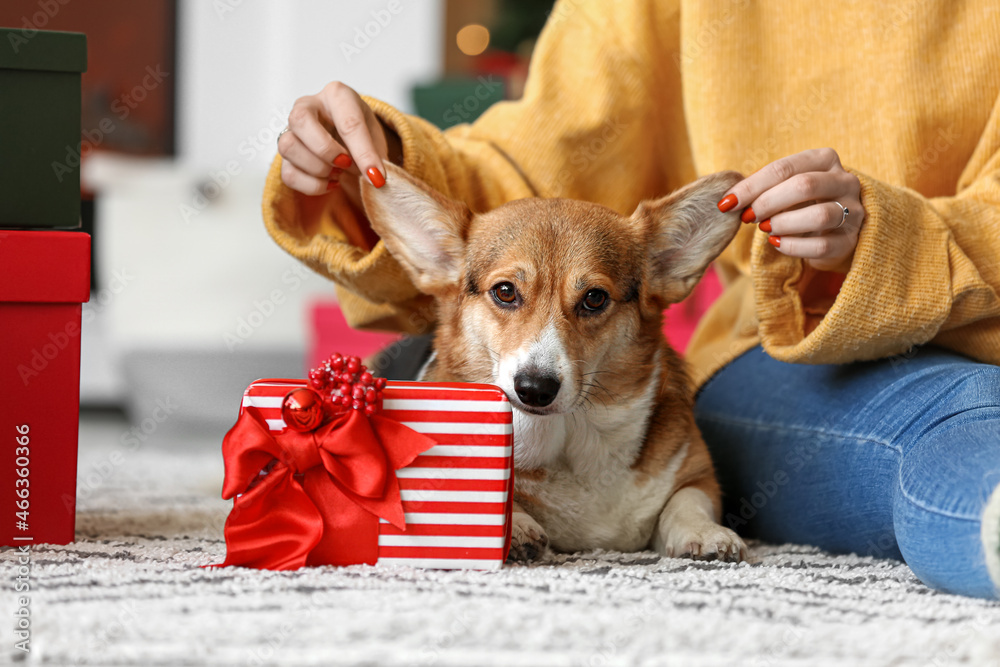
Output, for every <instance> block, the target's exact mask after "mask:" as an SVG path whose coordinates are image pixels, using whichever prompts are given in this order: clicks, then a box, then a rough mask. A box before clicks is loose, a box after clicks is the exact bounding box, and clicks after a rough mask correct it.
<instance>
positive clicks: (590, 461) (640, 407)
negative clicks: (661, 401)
mask: <svg viewBox="0 0 1000 667" xmlns="http://www.w3.org/2000/svg"><path fill="white" fill-rule="evenodd" d="M662 357H663V355H662V350H657V351H656V353H655V356H654V360H653V363H652V364H651V365H650V372H649V375H648V376H647V378H646V379H645V380H643V381H640V382H638V383H637V384H639V385H640V386H641V387H642V390H641V391H640V392H639V393H638V394H637V395H636V396H634V397H632V398H629V399H625V400H616V399H609V400H607V401H606V402H594V403H593V404H590V405H583V406H581V407H579V408H577V409H576V410H574V411H572V412H568V413H564V414H557V415H544V416H539V415H532V414H528V413H526V412H522V411H521V410H517V409H515V410H514V465H515V467H516V468H517V469H518V470H536V469H546V470H550V471H557V470H558V471H562V472H566V473H569V474H571V475H573V476H574V477H577V478H579V479H580V480H581V481H586V480H594V479H597V478H598V477H600V476H602V475H605V476H606V475H611V474H618V473H620V472H624V471H627V470H628V469H629V468H630V467H631V466H632V464H633V463H634V462H635V461H636V459H637V458H638V457H639V454H640V452H641V450H642V447H643V444H644V443H645V440H646V433H647V430H648V427H649V419H650V417H651V415H652V412H653V408H654V407H655V405H656V400H657V397H658V395H659V393H660V389H661V387H662V384H663V374H664V372H665V371H664V368H663V363H662V362H663V359H662ZM443 359H444V357H442V356H439V355H438V354H437V353H436V352H435V353H434V354H433V355H432V356H431V358H430V360H428V362H427V364H425V365H424V367H423V368H422V369H421V371H420V374H419V379H421V380H428V381H459V382H493V381H495V379H490V378H485V379H484V378H469V377H463V374H462V373H458V372H455V371H454V370H453V369H450V368H448V367H447V365H446V362H444V363H443Z"/></svg>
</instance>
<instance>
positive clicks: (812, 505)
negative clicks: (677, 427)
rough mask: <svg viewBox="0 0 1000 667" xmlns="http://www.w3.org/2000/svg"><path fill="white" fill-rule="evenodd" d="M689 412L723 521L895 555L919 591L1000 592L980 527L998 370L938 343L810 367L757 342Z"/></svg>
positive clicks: (996, 471)
mask: <svg viewBox="0 0 1000 667" xmlns="http://www.w3.org/2000/svg"><path fill="white" fill-rule="evenodd" d="M695 415H696V417H697V420H698V426H699V427H700V428H701V430H702V433H703V434H704V436H705V441H706V442H707V443H708V447H709V449H710V450H711V452H712V459H713V461H714V462H715V465H716V468H717V471H718V476H719V482H720V483H721V485H722V489H723V494H724V496H725V500H724V510H723V524H725V525H729V526H731V527H733V528H734V529H736V530H737V532H739V533H741V534H743V535H746V536H748V537H753V538H757V539H761V540H764V541H767V542H772V543H778V544H780V543H785V542H794V543H800V544H812V545H816V546H818V547H821V548H823V549H826V550H829V551H833V552H841V553H849V552H851V553H857V554H862V555H871V556H876V557H883V558H896V559H903V560H905V561H906V563H907V564H908V565H909V566H910V568H911V569H912V570H913V572H914V573H915V574H916V575H917V577H919V578H920V580H921V581H923V582H924V583H926V584H927V585H928V586H931V587H933V588H936V589H940V590H942V591H947V592H951V593H959V594H962V595H971V596H976V597H984V598H996V597H998V596H997V587H996V586H995V585H994V583H993V582H992V581H991V579H990V576H989V573H988V572H987V569H986V562H985V559H984V551H983V544H982V539H981V533H980V529H981V525H982V524H981V516H982V513H983V508H984V507H985V506H986V503H987V500H988V499H989V498H990V495H991V493H992V492H993V490H994V489H996V488H997V486H998V484H1000V367H997V366H991V365H988V364H981V363H977V362H974V361H971V360H969V359H967V358H965V357H962V356H960V355H957V354H954V353H952V352H947V351H944V350H941V349H938V348H934V347H926V348H921V349H918V350H917V351H916V352H915V353H913V354H910V355H906V356H902V357H896V358H893V359H887V360H882V361H875V362H861V363H854V364H847V365H841V366H837V365H823V366H807V365H801V364H787V363H783V362H779V361H775V360H774V359H772V358H771V357H769V356H768V355H767V354H766V353H764V352H763V351H762V349H761V348H759V347H758V348H755V349H753V350H750V351H749V352H747V353H746V354H744V355H742V356H740V357H739V358H737V359H736V360H735V361H733V362H732V363H730V364H729V365H727V366H726V367H725V368H723V369H722V370H721V371H719V372H718V373H717V374H716V375H715V377H713V378H712V380H711V381H710V382H708V383H707V384H706V385H705V386H704V387H703V388H702V389H701V391H700V392H699V394H698V397H697V404H696V409H695ZM993 529H995V530H1000V525H998V526H995V527H993Z"/></svg>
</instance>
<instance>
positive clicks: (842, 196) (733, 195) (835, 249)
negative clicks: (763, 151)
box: [719, 148, 867, 272]
mask: <svg viewBox="0 0 1000 667" xmlns="http://www.w3.org/2000/svg"><path fill="white" fill-rule="evenodd" d="M838 203H839V205H838ZM737 206H739V207H741V208H744V211H743V214H742V215H741V216H740V218H741V219H742V220H743V222H747V223H750V222H756V223H758V224H759V228H760V230H761V231H763V232H766V233H768V234H770V238H768V241H770V243H771V245H773V246H774V247H775V248H776V249H777V251H778V252H781V253H784V254H786V255H790V256H792V257H801V258H803V259H805V260H806V262H807V263H808V264H810V265H811V266H812V267H813V268H816V269H818V270H820V271H840V272H846V271H847V270H848V269H850V267H851V260H852V259H853V257H854V249H855V247H856V246H857V245H858V234H859V233H860V231H861V225H862V224H864V222H865V217H866V215H867V214H866V212H865V209H864V207H863V206H862V205H861V183H860V181H858V178H857V176H855V175H854V174H852V173H850V172H848V171H846V170H845V169H844V168H843V167H842V166H841V164H840V156H838V155H837V152H836V151H835V150H833V149H832V148H819V149H815V150H808V151H802V152H801V153H796V154H795V155H790V156H788V157H785V158H781V159H780V160H776V161H774V162H772V163H771V164H769V165H767V166H765V167H763V168H762V169H760V170H759V171H757V172H756V173H754V174H752V175H751V176H748V177H747V178H745V179H743V180H742V181H740V182H739V183H737V184H736V185H735V186H733V188H732V189H731V190H730V191H729V192H728V193H727V194H726V196H725V197H723V198H722V201H720V202H719V209H720V210H721V211H723V212H725V211H729V210H732V209H733V208H736V207H737ZM845 209H846V211H847V214H846V215H845Z"/></svg>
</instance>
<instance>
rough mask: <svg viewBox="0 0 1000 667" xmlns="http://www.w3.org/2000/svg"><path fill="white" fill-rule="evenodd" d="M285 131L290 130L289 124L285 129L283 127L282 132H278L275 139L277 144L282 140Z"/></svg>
mask: <svg viewBox="0 0 1000 667" xmlns="http://www.w3.org/2000/svg"><path fill="white" fill-rule="evenodd" d="M285 132H288V126H287V125H286V126H285V129H283V130H282V131H281V132H278V138H277V139H275V140H274V143H275V144H277V143H278V142H279V141H281V135H283V134H284V133H285Z"/></svg>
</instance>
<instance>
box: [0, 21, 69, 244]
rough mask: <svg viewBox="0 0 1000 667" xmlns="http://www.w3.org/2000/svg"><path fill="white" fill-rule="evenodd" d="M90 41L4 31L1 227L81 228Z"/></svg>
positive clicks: (0, 44) (0, 52) (0, 58)
mask: <svg viewBox="0 0 1000 667" xmlns="http://www.w3.org/2000/svg"><path fill="white" fill-rule="evenodd" d="M86 69H87V36H86V35H84V34H82V33H75V32H52V31H46V30H30V29H19V28H14V29H10V28H0V227H18V228H27V229H33V228H46V227H48V228H51V227H79V225H80V74H81V73H82V72H84V71H86Z"/></svg>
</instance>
